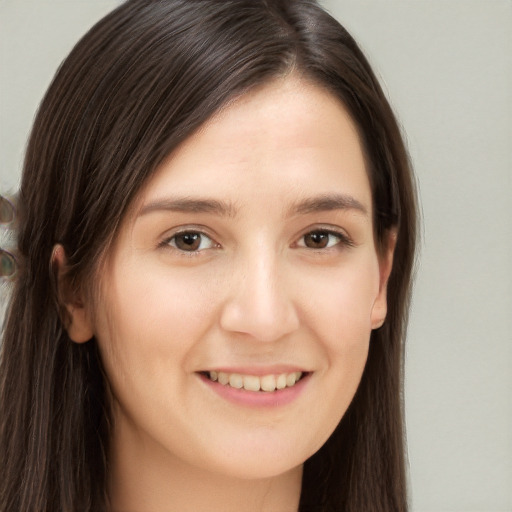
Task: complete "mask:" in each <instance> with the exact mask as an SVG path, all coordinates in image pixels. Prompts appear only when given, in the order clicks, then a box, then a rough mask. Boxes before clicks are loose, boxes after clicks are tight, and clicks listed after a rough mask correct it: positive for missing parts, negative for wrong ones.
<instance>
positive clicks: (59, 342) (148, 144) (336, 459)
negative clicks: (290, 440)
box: [0, 0, 416, 512]
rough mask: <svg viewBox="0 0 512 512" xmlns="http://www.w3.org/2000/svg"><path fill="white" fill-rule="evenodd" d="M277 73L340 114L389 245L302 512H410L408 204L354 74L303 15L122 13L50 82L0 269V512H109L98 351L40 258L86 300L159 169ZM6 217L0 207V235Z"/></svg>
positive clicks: (329, 25) (313, 11) (311, 7)
mask: <svg viewBox="0 0 512 512" xmlns="http://www.w3.org/2000/svg"><path fill="white" fill-rule="evenodd" d="M291 71H294V72H298V73H299V74H300V75H301V76H302V77H304V78H305V79H307V80H310V81H311V82H313V83H315V84H318V85H320V86H322V87H324V88H325V89H326V90H328V91H330V92H331V93H333V94H334V95H335V96H336V97H338V98H339V99H340V101H341V102H342V103H343V104H344V105H345V106H346V108H347V109H348V111H349V113H350V115H351V116H352V118H353V120H354V122H355V124H356V126H357V127H358V130H359V132H360V135H361V139H362V144H363V147H364V150H365V156H366V158H367V160H368V173H369V180H370V185H371V190H372V194H373V202H374V226H375V239H376V242H377V247H381V248H382V244H383V241H384V240H385V239H386V234H387V233H389V230H391V229H394V230H396V232H397V243H396V249H395V257H394V263H393V270H392V273H391V277H390V280H389V284H388V305H389V306H388V315H387V320H386V322H385V324H384V325H383V326H382V327H381V328H380V329H377V330H375V331H373V333H372V337H371V340H370V352H369V357H368V361H367V364H366V367H365V371H364V374H363V378H362V381H361V383H360V386H359V388H358V391H357V393H356V395H355V398H354V399H353V401H352V403H351V405H350V407H349V409H348V411H347V413H346V414H345V416H344V417H343V419H342V421H341V422H340V424H339V425H338V427H337V428H336V430H335V431H334V433H333V434H332V435H331V437H330V438H329V440H328V441H327V443H326V444H325V445H324V446H323V447H322V448H321V449H320V450H319V451H318V452H317V453H316V454H315V455H313V456H312V457H311V458H310V459H308V460H307V461H306V462H305V466H304V477H303V484H302V494H301V501H300V511H301V512H331V511H344V512H361V511H365V512H372V511H375V512H377V511H379V512H405V511H406V510H407V496H406V475H405V462H404V458H405V455H404V453H405V449H404V430H403V404H402V385H403V343H404V338H405V331H406V325H407V312H408V307H409V298H410V290H411V274H412V268H413V263H414V251H415V245H416V199H415V188H414V180H413V176H412V171H411V168H410V164H409V159H408V156H407V152H406V149H405V147H404V143H403V139H402V136H401V133H400V130H399V127H398V125H397V122H396V119H395V116H394V114H393V112H392V110H391V108H390V106H389V104H388V101H387V100H386V98H385V96H384V94H383V92H382V89H381V87H380V86H379V84H378V81H377V79H376V78H375V75H374V73H373V72H372V70H371V68H370V66H369V64H368V62H367V60H366V58H365V57H364V55H363V54H362V52H361V51H360V49H359V48H358V46H357V44H356V43H355V42H354V40H353V39H352V37H351V36H350V35H349V34H348V33H347V32H346V30H345V29H344V28H343V27H342V26H341V25H340V24H339V23H338V22H337V21H336V20H334V19H333V18H332V17H331V16H330V15H329V14H327V13H326V12H325V11H324V10H323V9H322V8H321V7H320V6H319V5H318V4H317V3H316V1H314V0H225V1H223V2H218V1H216V0H166V1H156V0H128V1H126V2H125V3H123V4H122V5H121V6H119V7H118V8H117V9H116V10H114V11H113V12H112V13H110V14H109V15H108V16H106V17H105V18H104V19H102V20H100V21H99V22H98V23H97V24H96V25H95V26H94V27H93V28H92V29H91V30H90V31H89V32H88V33H87V34H86V35H85V36H84V37H83V38H82V39H81V40H80V41H79V42H78V43H77V45H76V46H75V48H74V49H73V50H72V52H71V53H70V55H69V56H68V57H67V59H66V60H65V61H64V63H63V64H62V66H61V67H60V68H59V70H58V72H57V74H56V76H55V78H54V80H53V82H52V84H51V86H50V88H49V89H48V91H47V93H46V95H45V97H44V99H43V101H42V103H41V105H40V108H39V111H38V114H37V117H36V119H35V123H34V126H33V129H32V133H31V136H30V139H29V144H28V147H27V152H26V157H25V163H24V169H23V176H22V183H21V187H20V191H19V195H18V206H17V211H16V216H17V218H16V230H17V233H16V248H14V249H13V250H7V249H6V252H2V254H1V257H2V258H11V259H9V260H7V259H6V260H5V263H4V260H2V271H3V272H4V273H3V274H2V276H5V275H7V274H9V273H11V274H14V271H13V269H14V266H12V268H11V267H10V266H9V265H11V264H12V265H14V263H15V264H16V272H15V276H14V279H13V283H12V291H11V298H10V304H9V307H8V310H7V314H6V318H5V323H4V330H3V340H2V346H1V359H0V460H1V469H0V473H1V474H0V512H13V511H20V512H55V511H57V510H59V511H63V512H78V511H80V512H86V511H91V512H99V511H102V510H105V511H106V510H108V492H107V481H108V474H109V459H108V453H109V435H110V427H111V419H110V410H109V402H108V384H107V382H106V379H105V377H104V372H103V369H102V364H101V360H100V357H99V355H98V350H97V346H96V342H95V340H94V339H92V340H91V341H90V342H88V343H84V344H76V343H72V342H71V341H70V339H69V337H68V334H67V332H66V329H65V325H64V323H63V322H64V321H65V319H64V318H63V315H62V314H61V313H62V307H61V305H60V301H59V296H58V293H57V283H56V279H57V278H56V275H55V269H54V267H53V265H52V262H51V259H52V251H53V247H54V246H55V244H57V243H59V244H62V246H63V247H64V248H65V250H66V254H67V257H68V271H67V275H66V279H68V280H69V283H70V286H76V287H82V288H84V289H85V290H86V291H87V292H89V293H91V294H94V291H95V288H94V287H95V284H96V276H97V274H98V269H99V267H100V266H101V263H102V261H103V260H102V257H103V256H104V255H105V253H106V251H107V250H108V248H109V247H110V245H111V244H112V241H113V240H114V239H115V235H116V232H117V229H118V227H119V225H120V223H121V220H122V219H123V216H124V215H125V213H126V211H127V209H128V207H129V206H130V205H131V204H132V202H133V200H134V198H135V197H136V196H137V194H138V192H139V191H140V190H141V187H142V186H143V185H144V183H145V182H146V180H147V179H148V177H150V176H151V175H152V173H153V172H154V171H155V169H156V168H157V167H158V165H159V164H160V163H161V162H162V161H163V159H164V158H165V157H166V156H167V155H169V154H170V153H171V152H172V151H173V150H174V149H175V148H176V147H177V146H178V145H179V144H180V143H181V142H182V141H184V140H185V139H186V138H187V137H188V136H190V135H191V134H192V133H193V132H194V131H195V130H197V129H198V127H200V126H201V125H202V124H203V123H204V122H205V121H206V120H208V119H209V118H210V117H211V116H212V115H213V114H214V113H215V112H217V111H218V110H219V109H221V108H222V107H223V106H225V105H226V104H227V103H228V102H230V101H231V100H233V99H234V98H236V97H238V96H240V95H242V94H244V93H245V92H247V91H249V90H250V89H252V88H254V87H256V86H258V85H261V84H263V83H265V82H269V81H271V80H272V79H274V78H276V77H280V76H283V75H286V74H287V73H290V72H291ZM2 201H6V200H5V199H3V198H2ZM9 204H11V203H9ZM9 211H10V209H9V208H8V204H7V206H6V204H4V202H2V204H1V205H0V213H1V215H2V222H4V221H3V219H8V218H10V217H9V215H10V214H9ZM11 221H12V219H11V220H9V221H8V222H11ZM379 244H381V245H379ZM9 255H10V256H9ZM9 262H10V263H9ZM11 274H9V275H11ZM2 278H3V277H2Z"/></svg>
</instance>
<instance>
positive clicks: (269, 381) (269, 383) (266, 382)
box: [261, 375, 276, 391]
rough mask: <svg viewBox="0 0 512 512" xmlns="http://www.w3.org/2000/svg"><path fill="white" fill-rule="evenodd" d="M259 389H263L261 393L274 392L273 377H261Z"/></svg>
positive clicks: (274, 381) (274, 379)
mask: <svg viewBox="0 0 512 512" xmlns="http://www.w3.org/2000/svg"><path fill="white" fill-rule="evenodd" d="M261 389H263V391H275V389H276V378H275V377H274V376H273V375H265V376H264V377H261Z"/></svg>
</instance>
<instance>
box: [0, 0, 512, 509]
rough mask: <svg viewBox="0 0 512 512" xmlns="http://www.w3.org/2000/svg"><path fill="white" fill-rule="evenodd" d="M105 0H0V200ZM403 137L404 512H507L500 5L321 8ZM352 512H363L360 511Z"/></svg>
mask: <svg viewBox="0 0 512 512" xmlns="http://www.w3.org/2000/svg"><path fill="white" fill-rule="evenodd" d="M118 3H119V2H118V1H114V0H103V1H99V0H96V1H94V0H33V1H29V0H0V190H1V191H2V192H3V193H6V192H10V191H15V189H16V187H17V184H18V179H19V174H20V168H21V162H22V155H23V151H24V146H25V143H26V138H27V135H28V132H29V128H30V125H31V122H32V119H33V116H34V113H35V111H36V108H37V105H38V103H39V101H40V99H41V97H42V95H43V93H44V91H45V89H46V87H47V85H48V84H49V81H50V79H51V77H52V75H53V73H54V72H55V70H56V68H57V66H58V65H59V63H60V61H61V60H62V59H63V58H64V56H65V55H66V54H67V53H68V51H69V50H70V49H71V47H72V45H73V44H74V43H75V42H76V41H77V39H78V38H79V36H80V35H81V34H82V33H84V32H85V31H86V29H87V28H89V27H90V26H91V25H92V24H93V23H94V22H95V21H96V20H97V19H98V18H99V17H101V16H102V15H103V14H104V13H106V12H108V11H109V10H110V9H112V8H113V7H115V6H116V5H118ZM323 3H324V5H325V6H326V7H327V8H328V9H329V10H330V11H331V12H332V13H333V14H334V15H335V16H336V17H337V18H338V19H339V20H340V21H341V22H342V24H344V25H345V26H346V28H347V29H349V31H351V32H352V34H353V35H354V36H355V37H356V39H357V40H358V42H359V43H360V45H361V46H362V48H363V49H364V51H365V52H366V54H367V56H368V57H369V59H370V61H371V63H372V64H373V65H374V68H375V70H376V72H377V74H378V75H379V77H380V78H381V81H382V83H383V85H384V88H385V90H386V91H387V93H388V95H389V97H390V98H391V102H392V105H393V106H394V108H395V110H396V112H397V115H398V117H399V119H400V121H401V123H402V125H403V126H404V131H405V133H406V138H407V140H408V144H409V148H410V152H411V155H412V158H413V162H414V165H415V169H416V173H417V179H418V185H419V190H420V194H421V202H422V210H423V218H424V220H423V234H422V244H421V256H420V261H419V263H418V275H417V280H416V287H415V296H414V303H413V309H412V316H411V324H410V330H409V337H408V345H407V359H406V363H407V374H406V421H407V427H408V432H407V435H408V450H409V462H410V481H411V502H412V505H413V506H412V509H413V510H414V512H442V511H443V512H505V511H509V512H510V511H512V272H511V270H510V266H511V264H512V200H511V199H510V196H511V195H512V171H511V166H512V149H511V148H512V122H511V117H512V64H511V62H512V35H511V34H512V2H511V1H510V0H501V1H500V0H460V1H459V0H400V1H398V0H397V1H384V0H372V1H364V0H359V1H355V0H352V1H346V0H325V1H324V2H323ZM361 512H364V511H361Z"/></svg>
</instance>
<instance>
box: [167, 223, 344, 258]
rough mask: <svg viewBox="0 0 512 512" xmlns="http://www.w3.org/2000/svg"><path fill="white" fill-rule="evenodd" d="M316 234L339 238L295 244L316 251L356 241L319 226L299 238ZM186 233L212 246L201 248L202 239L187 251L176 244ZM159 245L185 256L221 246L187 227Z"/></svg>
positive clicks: (204, 234)
mask: <svg viewBox="0 0 512 512" xmlns="http://www.w3.org/2000/svg"><path fill="white" fill-rule="evenodd" d="M315 234H317V235H318V234H321V235H327V236H329V237H335V238H337V239H338V241H337V242H336V243H334V244H331V245H330V246H329V245H328V246H327V247H307V246H306V245H305V244H304V245H302V244H300V245H299V242H297V243H296V244H294V245H295V246H296V247H300V248H304V249H309V250H311V251H315V252H324V251H332V250H336V249H338V250H340V249H342V248H343V247H353V246H354V242H353V241H352V240H351V239H350V238H349V237H348V236H347V235H346V234H345V233H342V232H340V231H336V230H333V229H327V228H318V229H313V230H311V231H308V232H307V233H304V234H303V235H302V236H301V237H300V238H299V240H303V239H304V238H305V237H307V236H308V235H315ZM184 235H190V236H199V237H201V239H202V240H204V238H206V239H208V240H210V241H211V243H212V246H211V247H207V248H203V249H201V248H200V246H201V244H202V241H201V242H200V246H199V248H197V249H195V250H192V251H187V250H183V249H180V248H179V247H178V246H177V245H176V239H177V238H178V237H180V236H184ZM173 242H174V244H173ZM159 247H162V248H171V249H173V250H175V251H177V252H178V253H179V254H180V255H182V256H185V257H194V256H198V255H199V254H200V253H201V252H203V251H205V250H207V249H213V248H218V247H220V244H218V243H216V242H215V241H214V240H213V238H212V237H210V236H208V235H207V234H206V233H204V232H203V231H201V230H196V229H186V230H183V231H178V232H177V233H174V234H173V235H172V236H170V237H168V238H166V239H165V240H163V241H162V242H161V243H160V244H159Z"/></svg>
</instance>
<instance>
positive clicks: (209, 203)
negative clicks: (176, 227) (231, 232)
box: [138, 197, 236, 217]
mask: <svg viewBox="0 0 512 512" xmlns="http://www.w3.org/2000/svg"><path fill="white" fill-rule="evenodd" d="M162 210H163V211H170V212H181V213H212V214H216V215H219V216H221V217H234V216H235V214H236V209H235V207H234V206H233V205H232V204H230V203H227V202H225V201H218V200H216V199H201V198H192V197H180V198H165V199H156V200H155V201H152V202H150V203H148V204H146V205H144V206H143V207H142V208H141V210H140V213H139V215H138V216H139V217H140V216H142V215H146V214H148V213H152V212H156V211H162Z"/></svg>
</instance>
